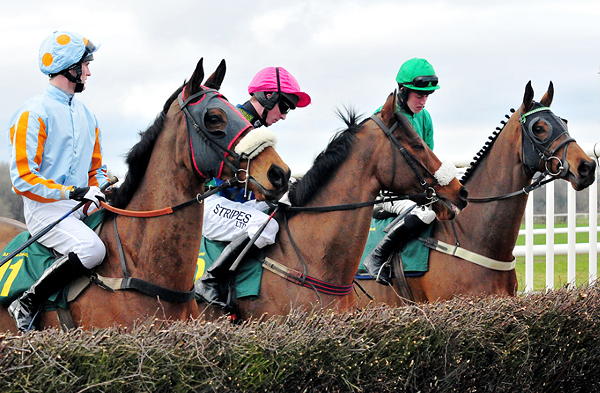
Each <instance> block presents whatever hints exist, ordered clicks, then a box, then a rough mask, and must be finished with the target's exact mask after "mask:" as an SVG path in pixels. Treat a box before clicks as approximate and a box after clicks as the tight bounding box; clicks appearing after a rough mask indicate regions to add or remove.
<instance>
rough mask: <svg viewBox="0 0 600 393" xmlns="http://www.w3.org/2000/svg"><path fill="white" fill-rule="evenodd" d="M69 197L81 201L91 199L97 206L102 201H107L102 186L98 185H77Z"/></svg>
mask: <svg viewBox="0 0 600 393" xmlns="http://www.w3.org/2000/svg"><path fill="white" fill-rule="evenodd" d="M69 198H70V199H73V200H76V201H81V202H83V201H90V202H92V203H93V204H94V205H96V207H100V201H106V197H105V196H104V193H102V191H100V188H99V187H96V186H91V187H77V188H75V189H74V190H73V191H71V194H70V195H69Z"/></svg>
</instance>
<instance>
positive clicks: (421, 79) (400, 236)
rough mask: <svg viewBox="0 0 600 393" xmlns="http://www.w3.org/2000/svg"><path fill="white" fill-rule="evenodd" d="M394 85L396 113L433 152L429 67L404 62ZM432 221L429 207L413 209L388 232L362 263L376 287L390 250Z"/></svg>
mask: <svg viewBox="0 0 600 393" xmlns="http://www.w3.org/2000/svg"><path fill="white" fill-rule="evenodd" d="M396 82H397V83H398V94H397V101H396V102H397V105H396V112H397V113H400V114H402V115H404V116H405V117H406V118H407V119H408V120H409V121H410V123H411V125H412V127H413V129H414V130H415V131H416V132H417V134H419V136H420V137H421V138H422V139H423V141H425V143H426V144H427V146H429V148H430V149H432V150H433V125H432V122H431V116H430V115H429V112H427V110H426V109H425V103H426V102H427V99H428V98H429V95H430V94H431V93H433V92H434V91H436V90H437V89H439V88H440V86H439V85H438V78H437V76H436V75H435V71H434V69H433V67H432V65H431V64H429V62H428V61H427V60H425V59H420V58H413V59H410V60H407V61H406V62H404V63H403V64H402V66H400V70H399V71H398V75H397V76H396ZM414 205H415V203H414V202H412V201H410V200H404V201H396V202H393V203H392V202H385V203H384V204H382V208H383V210H385V211H388V212H390V213H393V214H402V213H403V212H405V211H406V210H407V209H410V208H412V207H413V206H414ZM434 219H435V213H434V212H433V210H431V209H430V208H419V207H417V208H414V209H413V210H412V211H410V213H409V214H408V215H407V216H406V218H404V220H402V221H400V222H399V223H398V224H396V225H395V226H394V227H393V228H391V229H390V230H389V231H388V233H387V234H386V235H385V237H384V238H383V239H382V240H381V242H379V244H377V246H376V247H375V248H374V249H373V251H372V252H371V253H370V254H369V255H368V256H367V257H366V258H365V260H364V261H363V264H364V265H365V267H366V268H367V270H368V272H369V274H371V275H372V276H374V277H375V279H376V280H377V282H379V283H380V284H384V285H390V280H391V268H390V266H389V264H386V261H387V259H388V257H389V256H390V254H391V253H392V252H393V251H394V250H398V249H401V248H402V247H403V246H404V245H405V244H406V242H407V241H408V240H410V239H411V238H412V237H414V236H417V235H418V234H419V233H420V232H421V231H422V230H423V229H425V228H426V227H427V225H429V224H431V223H432V222H433V220H434ZM400 241H401V242H400ZM399 242H400V243H399Z"/></svg>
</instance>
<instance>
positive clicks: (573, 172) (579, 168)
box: [360, 82, 596, 305]
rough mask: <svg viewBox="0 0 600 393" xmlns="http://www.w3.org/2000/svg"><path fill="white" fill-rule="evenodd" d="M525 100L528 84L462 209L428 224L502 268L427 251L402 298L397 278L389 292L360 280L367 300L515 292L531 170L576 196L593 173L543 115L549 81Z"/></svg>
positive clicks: (474, 170) (470, 180) (479, 162)
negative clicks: (424, 267)
mask: <svg viewBox="0 0 600 393" xmlns="http://www.w3.org/2000/svg"><path fill="white" fill-rule="evenodd" d="M533 94H534V92H533V89H532V87H531V82H529V83H527V85H526V87H525V94H524V96H523V103H522V104H521V106H520V108H519V109H518V110H517V111H516V112H515V111H514V109H513V110H512V111H513V112H514V113H513V114H512V116H509V115H507V116H506V117H507V118H508V121H506V122H505V121H502V123H503V127H498V128H497V131H495V132H494V134H493V135H492V136H491V137H490V138H489V141H488V142H486V144H485V146H484V147H483V148H482V149H481V150H480V151H479V153H478V154H477V155H476V156H475V159H474V161H473V162H472V163H471V165H470V168H469V169H468V170H467V172H466V173H465V175H464V176H463V177H462V179H461V181H462V182H463V184H465V186H467V187H468V188H469V191H470V195H472V198H469V202H470V203H469V206H468V207H467V208H466V209H465V210H464V211H463V212H462V213H461V214H460V216H459V217H458V218H457V219H456V220H454V222H452V223H448V222H442V221H439V222H436V223H435V224H434V225H435V226H434V230H433V233H432V238H434V239H436V240H441V241H443V242H445V243H447V244H450V245H455V244H456V242H459V243H460V247H462V248H463V249H466V250H469V251H472V252H475V253H477V254H480V255H483V256H485V257H488V258H492V259H494V260H497V261H498V263H499V264H500V265H499V267H500V268H501V269H504V270H495V269H492V268H489V267H483V266H480V265H478V264H475V263H471V262H468V261H466V260H464V259H461V258H458V257H455V256H452V255H448V254H446V253H441V252H438V251H435V250H431V253H430V255H429V271H428V272H426V273H425V274H424V275H423V276H421V277H406V281H407V282H408V287H409V291H408V292H404V291H405V290H406V288H405V286H403V285H402V280H398V279H397V278H396V279H394V280H393V286H394V287H393V288H391V287H386V286H383V285H380V284H378V283H376V282H375V281H374V280H368V281H367V280H361V285H362V286H363V287H364V288H365V289H366V291H367V292H368V293H369V294H371V295H372V296H373V297H374V298H375V302H383V303H387V304H390V305H401V304H405V300H404V299H403V298H401V297H400V296H398V295H397V294H398V293H402V292H404V293H405V294H406V295H407V297H409V298H410V297H412V299H411V300H414V301H417V302H431V301H436V300H445V299H450V298H452V297H454V296H457V295H498V296H514V295H515V294H516V292H517V286H518V283H517V277H516V274H515V270H514V268H511V267H512V265H511V262H512V261H513V259H514V258H513V255H512V251H513V249H514V247H515V244H516V241H517V237H518V234H519V228H520V225H521V221H522V218H523V214H524V212H525V206H526V204H527V197H528V192H529V191H530V189H528V187H531V188H533V187H536V186H537V184H541V183H540V182H534V183H533V184H532V179H533V176H534V174H535V172H541V173H543V174H545V175H547V176H548V178H547V180H545V181H549V180H555V179H564V180H566V181H568V182H569V183H571V186H572V187H573V188H574V189H575V190H577V191H579V190H582V189H584V188H586V187H588V186H589V185H590V184H592V183H593V182H594V178H595V170H596V162H595V161H594V160H593V159H591V158H589V157H588V156H587V154H585V152H584V151H583V150H582V148H581V147H580V146H579V145H578V144H577V143H576V142H575V140H574V139H573V138H571V137H570V136H569V133H568V131H567V125H566V120H564V119H561V118H559V117H557V116H555V115H554V114H553V113H552V112H551V111H550V109H549V107H550V104H551V103H552V98H553V96H554V87H553V84H552V82H550V84H549V86H548V90H547V91H546V93H545V94H544V96H543V97H542V99H541V100H540V102H539V103H538V102H535V101H534V100H533ZM536 183H537V184H536ZM523 190H525V191H527V192H524V191H523ZM450 249H452V247H450ZM395 265H396V264H395ZM368 302H369V300H368V299H367V297H366V296H362V297H361V300H360V304H361V305H365V304H367V303H368Z"/></svg>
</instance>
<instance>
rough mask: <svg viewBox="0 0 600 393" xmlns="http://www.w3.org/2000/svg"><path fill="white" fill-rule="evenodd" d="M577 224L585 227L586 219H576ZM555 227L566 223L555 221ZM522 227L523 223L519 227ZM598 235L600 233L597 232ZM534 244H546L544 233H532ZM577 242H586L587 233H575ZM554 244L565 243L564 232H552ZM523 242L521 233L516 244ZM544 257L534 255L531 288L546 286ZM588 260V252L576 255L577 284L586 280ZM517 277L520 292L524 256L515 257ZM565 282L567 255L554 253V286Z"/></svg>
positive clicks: (579, 284)
mask: <svg viewBox="0 0 600 393" xmlns="http://www.w3.org/2000/svg"><path fill="white" fill-rule="evenodd" d="M577 226H582V227H587V226H588V221H587V218H586V219H580V218H578V219H577ZM545 227H546V226H545V225H544V224H535V225H534V228H545ZM554 227H555V228H566V227H567V224H566V223H556V224H555V225H554ZM523 228H524V225H523V226H522V227H521V229H523ZM598 236H599V237H600V233H599V234H598ZM533 242H534V244H546V235H545V234H544V235H534V236H533ZM576 242H577V243H588V234H587V233H577V234H576ZM554 243H555V244H566V243H567V234H566V233H555V234H554ZM524 244H525V236H524V235H521V236H519V238H518V239H517V245H524ZM545 262H546V257H545V256H544V255H540V256H536V257H534V266H533V271H534V279H533V290H534V291H541V290H544V289H545V288H546V263H545ZM596 264H597V266H598V271H599V272H600V262H598V261H596ZM588 268H589V261H588V254H581V255H577V256H576V268H575V270H576V283H577V286H581V285H585V284H587V282H588V272H589V270H588ZM516 270H517V279H518V280H519V291H520V292H522V291H523V290H524V289H525V257H518V258H517V268H516ZM566 283H567V256H566V255H555V256H554V288H560V287H562V286H564V285H565V284H566Z"/></svg>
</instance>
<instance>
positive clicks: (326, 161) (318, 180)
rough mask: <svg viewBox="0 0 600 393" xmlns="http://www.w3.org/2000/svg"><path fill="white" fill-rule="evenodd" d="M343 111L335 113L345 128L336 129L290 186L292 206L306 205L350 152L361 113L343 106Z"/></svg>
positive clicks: (331, 176)
mask: <svg viewBox="0 0 600 393" xmlns="http://www.w3.org/2000/svg"><path fill="white" fill-rule="evenodd" d="M345 111H346V114H344V113H342V112H341V111H340V110H339V109H338V110H337V115H338V117H339V118H340V119H341V120H342V121H343V122H344V123H345V124H346V129H343V130H340V131H338V132H337V133H336V134H335V135H334V136H333V137H332V138H331V140H330V142H329V144H328V145H327V147H326V148H325V150H323V151H322V152H321V153H319V155H318V156H317V157H316V158H315V161H314V162H313V165H312V167H311V168H310V169H309V170H308V172H306V174H305V175H304V176H303V177H302V179H300V180H299V181H298V182H296V183H295V184H293V185H292V186H291V187H290V193H289V197H290V201H291V202H292V205H293V206H304V205H306V204H307V203H308V202H309V201H310V200H311V199H312V198H313V197H314V196H315V195H316V194H317V192H318V191H319V190H320V189H321V188H322V187H324V186H325V185H327V183H328V182H329V181H330V180H331V179H332V178H333V177H334V176H335V173H336V171H337V169H338V168H339V167H340V165H341V164H342V163H343V162H344V161H346V158H347V157H348V154H350V151H351V149H352V146H353V144H354V141H355V140H356V133H357V131H358V130H360V128H361V126H362V122H361V118H362V115H359V114H357V113H356V111H355V110H354V109H351V108H345Z"/></svg>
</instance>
